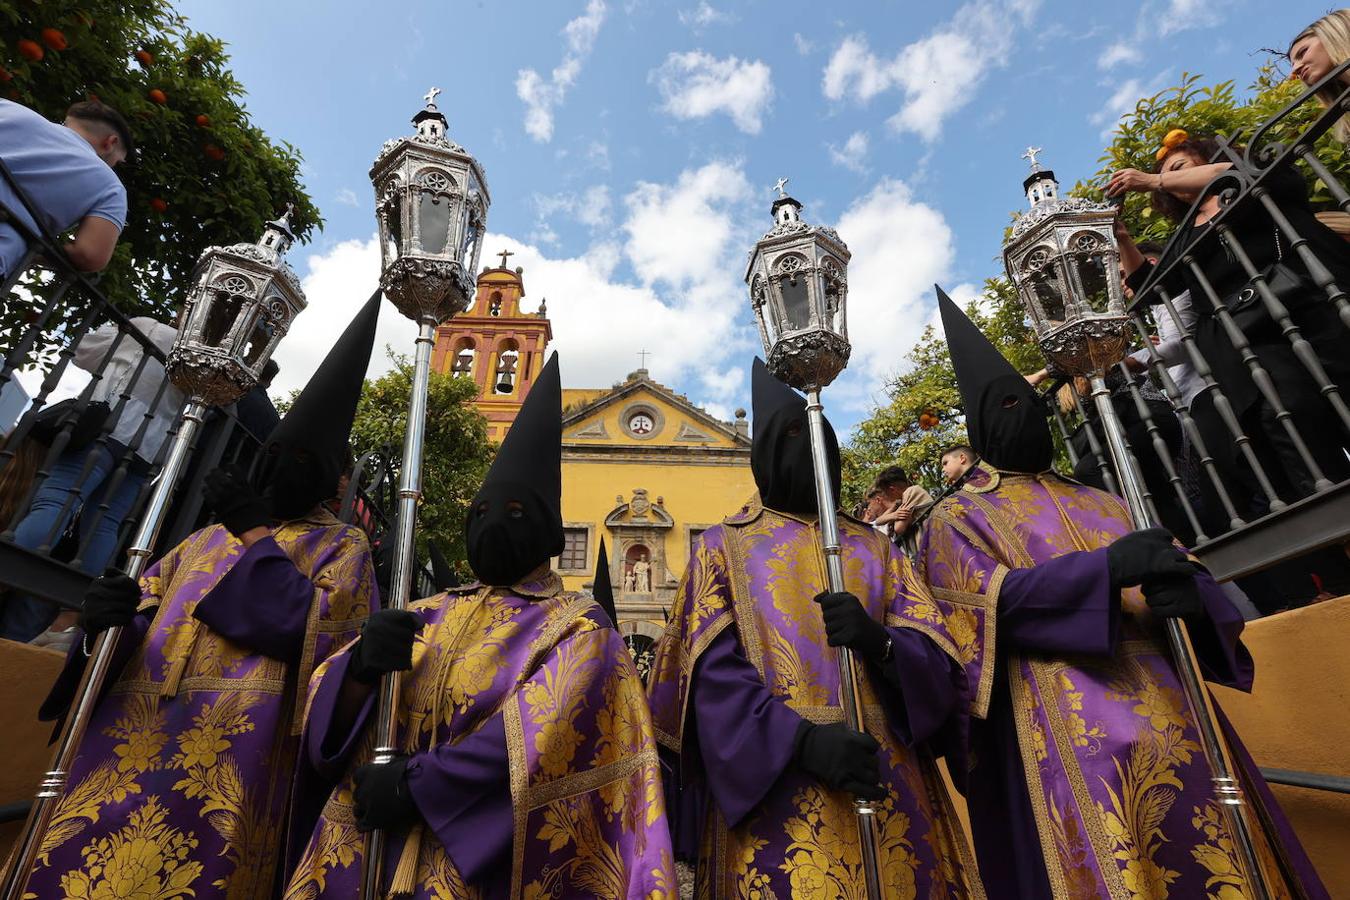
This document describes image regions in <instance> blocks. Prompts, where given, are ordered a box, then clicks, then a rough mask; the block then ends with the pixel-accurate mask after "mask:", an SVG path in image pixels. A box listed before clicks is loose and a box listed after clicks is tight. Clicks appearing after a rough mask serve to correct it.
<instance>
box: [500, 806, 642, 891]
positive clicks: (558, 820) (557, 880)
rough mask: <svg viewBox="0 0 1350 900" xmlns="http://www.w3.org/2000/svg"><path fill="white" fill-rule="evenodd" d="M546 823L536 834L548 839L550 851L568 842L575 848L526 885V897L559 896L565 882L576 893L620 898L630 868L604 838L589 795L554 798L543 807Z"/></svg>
mask: <svg viewBox="0 0 1350 900" xmlns="http://www.w3.org/2000/svg"><path fill="white" fill-rule="evenodd" d="M543 813H544V824H543V825H541V826H540V828H539V832H538V834H537V835H536V837H538V839H539V840H541V841H548V850H549V852H550V853H557V852H558V851H559V850H562V849H563V848H564V847H567V846H569V845H571V846H574V847H575V848H576V849H575V850H574V851H573V852H572V853H571V854H570V855H569V856H567V857H565V858H564V859H563V860H562V861H561V862H560V863H559V864H558V865H556V866H553V867H550V868H548V869H546V870H545V871H544V873H543V877H542V878H541V879H538V880H536V881H533V882H531V883H530V884H528V885H526V886H525V896H526V897H556V896H560V893H559V888H560V887H562V886H563V884H564V879H565V880H566V886H567V888H568V890H569V892H570V893H572V894H573V895H577V896H580V895H585V896H593V897H600V898H605V900H619V898H621V897H623V896H624V895H625V893H626V891H627V885H628V870H627V866H626V865H625V864H624V860H623V858H622V857H621V856H620V855H619V852H618V848H616V847H615V846H613V845H612V844H610V843H609V841H607V840H605V836H604V833H603V832H602V831H601V828H600V823H599V821H598V819H597V817H596V815H595V808H594V806H593V805H592V803H591V799H590V797H589V796H588V795H586V794H582V795H580V796H577V797H567V798H564V799H561V800H555V801H553V802H552V803H550V804H548V806H547V807H545V808H544V811H543Z"/></svg>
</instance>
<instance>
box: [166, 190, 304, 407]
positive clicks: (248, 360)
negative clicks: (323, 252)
mask: <svg viewBox="0 0 1350 900" xmlns="http://www.w3.org/2000/svg"><path fill="white" fill-rule="evenodd" d="M291 211H292V207H290V206H287V208H286V212H285V213H284V214H283V215H282V216H281V217H280V218H279V219H277V220H275V221H272V222H268V223H267V224H266V225H265V226H264V227H263V233H262V237H260V238H258V241H257V243H254V244H233V245H231V246H229V247H208V248H206V250H205V251H204V252H203V253H202V255H201V258H200V259H199V260H198V261H197V267H196V269H195V270H194V271H193V274H192V287H191V289H190V290H189V291H188V296H187V301H186V303H184V305H183V310H182V313H181V314H180V316H179V326H178V336H177V337H176V338H175V339H174V342H173V347H172V349H170V351H169V361H168V364H167V365H166V366H165V369H166V370H167V371H168V374H169V379H170V380H171V381H172V382H173V383H174V385H175V386H177V387H178V388H179V389H180V390H182V391H183V393H185V394H187V395H188V396H189V397H193V398H197V399H199V400H200V401H201V402H203V403H207V404H210V405H213V406H224V405H225V404H228V403H233V402H234V401H236V400H238V399H239V398H240V397H242V396H243V395H244V394H245V393H247V392H248V391H249V390H250V389H252V388H253V386H254V385H256V384H257V383H258V378H259V377H260V376H261V375H262V370H263V367H264V366H266V365H267V361H268V360H269V359H271V358H272V351H274V350H275V349H276V347H277V344H278V343H279V342H280V341H281V339H282V338H283V337H285V335H286V332H287V330H288V329H289V328H290V326H291V320H293V319H294V318H295V317H296V316H298V315H299V314H300V312H301V311H302V310H303V309H304V308H305V292H304V291H303V290H301V288H300V279H299V278H296V277H295V272H293V271H291V267H290V266H289V265H287V264H286V262H285V260H283V259H282V255H283V254H284V253H285V252H286V250H287V248H289V247H290V245H291V243H292V242H293V241H294V240H295V235H294V234H293V233H292V231H291V222H290V217H291Z"/></svg>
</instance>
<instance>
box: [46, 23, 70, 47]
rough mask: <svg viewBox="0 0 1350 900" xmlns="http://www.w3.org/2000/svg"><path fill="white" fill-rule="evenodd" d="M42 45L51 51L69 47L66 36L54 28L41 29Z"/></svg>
mask: <svg viewBox="0 0 1350 900" xmlns="http://www.w3.org/2000/svg"><path fill="white" fill-rule="evenodd" d="M42 43H44V44H46V45H47V47H48V48H50V49H52V50H64V49H66V48H67V47H69V46H70V44H68V43H67V42H66V36H65V35H64V34H62V33H61V32H60V30H58V29H56V28H44V29H42Z"/></svg>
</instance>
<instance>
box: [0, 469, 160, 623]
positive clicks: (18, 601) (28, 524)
mask: <svg viewBox="0 0 1350 900" xmlns="http://www.w3.org/2000/svg"><path fill="white" fill-rule="evenodd" d="M91 453H92V454H93V466H92V467H91V468H90V471H89V476H88V477H87V478H85V479H84V481H83V482H82V483H80V484H79V487H78V489H77V494H78V499H77V500H76V501H75V502H73V503H70V504H69V507H68V508H67V502H68V501H69V500H70V491H71V489H72V488H74V487H75V485H76V484H77V483H78V482H80V475H81V473H82V472H83V471H84V467H85V462H86V460H87V459H88V458H89V454H91ZM117 464H118V461H117V459H116V458H114V456H113V454H112V452H111V451H109V450H108V448H106V447H103V446H101V445H94V446H92V447H88V448H85V449H84V450H67V451H66V452H65V453H63V454H61V456H60V458H59V459H58V460H57V461H56V464H55V465H54V466H52V470H51V474H49V475H48V476H47V479H46V480H45V481H43V482H42V485H41V486H40V487H39V488H38V490H37V494H36V495H35V496H34V497H33V504H32V506H30V507H29V508H28V514H27V515H26V516H24V517H23V520H22V521H20V522H19V524H18V527H16V528H15V529H14V543H15V544H16V545H18V546H20V547H25V548H27V549H29V550H36V549H38V548H39V547H42V546H43V545H46V547H47V550H48V551H50V549H51V548H52V547H53V546H55V545H56V544H57V542H59V541H60V539H61V533H62V532H63V531H65V529H66V528H67V526H69V524H70V520H71V518H73V517H74V516H75V515H80V545H81V546H82V547H84V552H83V553H82V554H80V568H81V569H82V570H84V571H85V572H88V573H89V574H90V575H99V574H102V572H103V570H104V569H105V568H106V567H107V565H108V563H109V562H110V561H111V560H112V555H113V553H114V552H116V550H117V537H118V531H119V530H120V528H121V526H122V520H124V519H125V518H126V517H127V514H128V513H130V512H131V506H132V504H133V503H135V502H136V495H137V494H138V493H139V492H140V489H141V484H142V482H144V480H145V476H144V475H143V474H141V473H140V472H138V471H137V467H135V466H133V467H131V468H129V469H128V470H127V472H126V473H125V475H124V476H123V478H122V480H121V483H120V484H118V485H117V487H116V488H115V489H114V490H113V491H112V493H111V494H109V493H108V489H109V487H111V485H110V484H109V482H110V481H111V480H112V475H113V472H114V471H115V470H116V469H117ZM103 503H107V504H108V508H107V510H104V511H103V514H102V515H99V512H100V510H99V506H100V505H101V504H103ZM95 520H97V521H95ZM57 611H58V610H57V607H56V606H55V605H54V604H52V603H50V602H49V601H46V600H40V599H38V598H36V597H29V596H26V595H20V594H10V595H9V596H8V597H5V598H4V599H3V600H0V638H7V639H9V640H11V641H25V642H26V641H31V640H32V639H33V638H35V637H37V636H38V635H39V634H41V633H42V632H43V631H45V630H46V628H47V626H48V625H50V624H51V623H52V620H53V619H55V618H56V614H57Z"/></svg>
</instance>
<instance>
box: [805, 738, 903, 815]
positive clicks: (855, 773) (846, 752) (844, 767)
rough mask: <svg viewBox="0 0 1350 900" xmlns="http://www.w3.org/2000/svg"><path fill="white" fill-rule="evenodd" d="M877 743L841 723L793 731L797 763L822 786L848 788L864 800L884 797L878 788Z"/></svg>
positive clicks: (839, 788) (882, 791)
mask: <svg viewBox="0 0 1350 900" xmlns="http://www.w3.org/2000/svg"><path fill="white" fill-rule="evenodd" d="M880 749H881V745H880V744H878V743H877V742H876V740H875V739H874V738H873V737H872V736H871V735H870V734H863V733H860V732H857V731H850V730H849V728H848V726H847V725H845V724H843V723H842V722H835V723H833V724H830V725H812V724H810V723H808V722H803V723H802V726H801V728H799V729H798V731H797V754H796V758H797V765H799V766H801V767H802V769H804V770H805V771H806V772H808V773H809V774H811V775H814V776H815V777H816V778H819V779H820V780H821V781H822V782H824V783H825V786H826V787H829V788H833V789H835V790H839V791H848V792H849V793H850V794H852V795H853V796H855V797H860V798H862V799H865V800H880V799H882V798H883V797H885V796H886V791H885V790H884V789H883V788H882V787H881V761H880V759H878V757H877V751H878V750H880Z"/></svg>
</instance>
